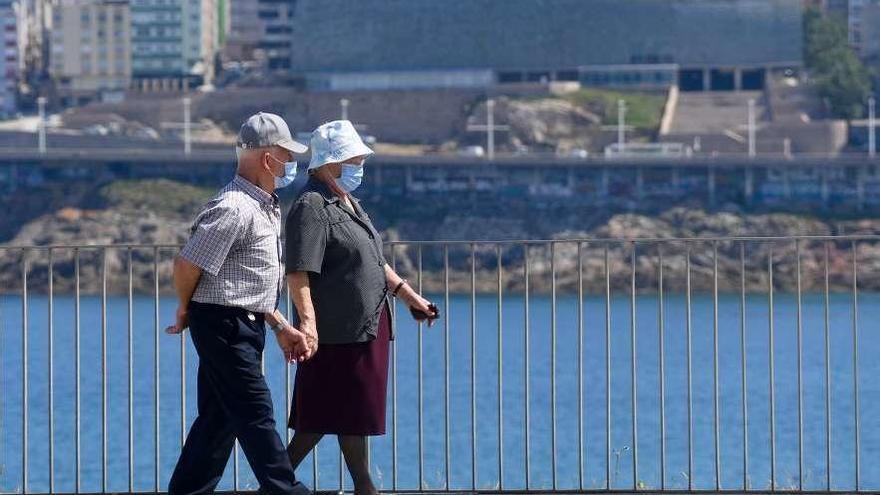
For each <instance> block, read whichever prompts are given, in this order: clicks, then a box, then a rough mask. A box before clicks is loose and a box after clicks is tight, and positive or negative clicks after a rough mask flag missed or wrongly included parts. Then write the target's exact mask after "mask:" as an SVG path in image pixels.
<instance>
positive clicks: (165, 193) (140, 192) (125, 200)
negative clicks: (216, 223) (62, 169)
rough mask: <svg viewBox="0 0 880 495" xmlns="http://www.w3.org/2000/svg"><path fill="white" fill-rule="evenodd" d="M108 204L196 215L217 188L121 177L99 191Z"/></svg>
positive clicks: (125, 208) (118, 206)
mask: <svg viewBox="0 0 880 495" xmlns="http://www.w3.org/2000/svg"><path fill="white" fill-rule="evenodd" d="M99 194H100V196H101V199H102V200H103V201H104V202H105V203H106V205H107V206H109V207H112V208H119V209H124V210H142V211H150V212H152V213H155V214H157V215H160V216H171V215H185V216H189V215H192V214H193V213H194V212H195V211H197V210H198V208H199V207H200V206H202V205H203V204H204V203H205V202H206V201H207V200H209V199H210V198H211V197H213V196H214V194H216V191H214V190H212V189H208V188H204V187H196V186H191V185H189V184H184V183H181V182H176V181H172V180H168V179H148V180H121V181H115V182H111V183H109V184H107V185H105V186H103V187H102V188H101V190H100V192H99Z"/></svg>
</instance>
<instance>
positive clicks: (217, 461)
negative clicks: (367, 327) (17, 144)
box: [166, 113, 311, 495]
mask: <svg viewBox="0 0 880 495" xmlns="http://www.w3.org/2000/svg"><path fill="white" fill-rule="evenodd" d="M307 149H308V148H307V147H306V146H304V145H302V144H300V143H297V142H296V141H294V140H293V138H292V137H291V135H290V130H289V129H288V127H287V124H286V123H285V122H284V120H282V119H281V117H279V116H277V115H273V114H270V113H259V114H256V115H254V116H252V117H250V118H249V119H248V120H247V121H246V122H245V123H244V125H242V126H241V131H240V132H239V136H238V143H237V146H236V154H237V156H238V170H237V173H236V176H235V178H233V179H232V181H231V182H230V183H229V184H227V185H226V187H224V188H223V189H222V190H221V191H220V193H219V194H218V195H217V196H216V197H215V198H214V199H212V200H211V201H209V202H208V203H207V204H206V205H205V207H204V209H203V210H202V211H201V212H200V213H199V215H198V217H197V218H196V220H195V222H194V224H193V227H192V235H191V237H190V239H189V241H188V242H187V243H186V246H184V248H183V250H181V252H180V255H179V256H178V257H177V258H176V259H175V262H174V286H175V288H176V290H177V295H178V298H179V306H178V309H177V319H176V322H175V323H174V325H172V326H170V327H168V329H167V330H166V331H167V332H168V333H172V334H175V333H180V332H182V331H183V330H184V329H185V328H187V327H190V329H191V330H190V333H191V336H192V340H193V344H195V347H196V350H197V351H198V354H199V375H198V408H199V414H198V417H197V418H196V420H195V421H194V422H193V425H192V428H191V429H190V431H189V435H188V436H187V438H186V443H185V444H184V446H183V451H182V452H181V454H180V459H179V460H178V461H177V467H176V468H175V469H174V474H173V475H172V476H171V482H170V483H169V485H168V492H169V493H170V494H171V495H177V494H201V493H213V491H214V488H215V487H216V486H217V483H218V482H219V481H220V478H221V476H222V475H223V469H224V468H225V467H226V463H227V461H228V460H229V454H230V452H231V451H232V446H233V443H234V441H235V439H236V438H238V440H239V443H240V444H241V447H242V450H244V453H245V455H246V456H247V458H248V462H249V463H250V465H251V468H252V469H253V472H254V474H255V475H256V477H257V480H258V481H259V482H260V487H261V492H262V493H270V494H285V495H301V494H308V493H311V492H310V490H309V489H308V488H306V487H305V486H304V485H303V484H302V483H299V482H298V481H296V477H295V475H294V472H293V468H292V467H291V465H290V461H289V460H288V457H287V454H286V453H285V449H284V445H283V444H282V443H281V438H280V437H279V436H278V433H277V431H276V429H275V420H274V419H273V412H272V399H271V396H270V393H269V388H268V387H267V386H266V381H265V379H264V377H263V373H262V369H261V366H260V364H261V361H262V354H263V347H264V344H265V335H266V334H265V328H264V323H268V324H269V326H270V327H271V328H272V331H273V332H274V333H275V338H276V340H277V341H278V345H279V347H281V349H282V351H283V352H284V355H285V357H286V359H287V360H288V361H303V360H305V359H308V358H309V357H310V355H311V350H310V347H309V346H308V344H307V343H306V340H305V338H304V336H303V334H301V333H300V332H299V331H297V330H296V329H294V328H293V327H292V326H291V325H290V324H289V323H288V322H287V321H286V320H285V319H284V316H283V315H282V314H281V313H280V312H279V311H278V309H277V306H278V299H279V295H280V294H281V287H282V285H281V284H282V280H283V271H284V268H283V266H282V265H281V240H280V235H281V212H280V209H279V206H278V197H277V196H276V195H275V189H276V188H278V187H284V186H286V185H288V184H290V183H291V182H292V181H293V178H294V177H295V175H296V162H294V161H293V156H294V153H303V152H305V151H306V150H307Z"/></svg>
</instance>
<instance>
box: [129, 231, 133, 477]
mask: <svg viewBox="0 0 880 495" xmlns="http://www.w3.org/2000/svg"><path fill="white" fill-rule="evenodd" d="M127 254H128V265H127V266H128V492H129V493H133V492H134V342H133V340H134V269H133V261H134V260H133V257H132V251H131V248H130V247H129V248H128V253H127Z"/></svg>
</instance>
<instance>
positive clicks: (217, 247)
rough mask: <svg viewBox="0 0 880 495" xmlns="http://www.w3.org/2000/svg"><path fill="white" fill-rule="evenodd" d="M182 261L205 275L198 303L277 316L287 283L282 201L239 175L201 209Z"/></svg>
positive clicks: (201, 282)
mask: <svg viewBox="0 0 880 495" xmlns="http://www.w3.org/2000/svg"><path fill="white" fill-rule="evenodd" d="M180 256H181V257H183V258H185V259H187V260H189V261H190V262H192V263H194V264H196V265H198V266H199V267H200V268H201V269H202V276H201V278H200V279H199V283H198V285H197V286H196V290H195V292H194V293H193V297H192V300H193V301H197V302H202V303H210V304H220V305H223V306H233V307H239V308H244V309H247V310H249V311H253V312H255V313H266V312H269V311H272V310H274V309H275V307H276V306H277V304H278V295H279V294H280V290H281V287H283V286H282V284H283V283H284V276H283V273H282V270H283V268H282V266H281V209H280V207H279V205H278V197H277V196H275V195H274V194H270V193H268V192H266V191H264V190H262V189H260V188H259V187H258V186H256V185H254V184H252V183H251V182H249V181H248V180H247V179H245V178H244V177H241V176H240V175H236V176H235V178H234V179H232V181H231V182H230V183H229V184H227V185H226V187H224V188H223V189H221V190H220V192H219V193H218V194H217V196H215V197H214V198H213V199H211V200H210V201H208V203H207V204H206V205H205V206H204V207H203V208H202V211H201V212H200V213H199V214H198V216H197V217H196V219H195V222H193V226H192V229H191V236H190V239H189V241H188V242H187V243H186V245H185V246H184V247H183V249H182V250H181V251H180Z"/></svg>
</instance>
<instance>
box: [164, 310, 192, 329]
mask: <svg viewBox="0 0 880 495" xmlns="http://www.w3.org/2000/svg"><path fill="white" fill-rule="evenodd" d="M188 326H189V319H188V318H187V317H186V308H185V307H183V306H178V307H177V313H176V317H175V321H174V324H173V325H170V326H169V327H168V328H166V329H165V333H167V334H169V335H177V334H179V333H181V332H183V331H184V330H186V328H187V327H188Z"/></svg>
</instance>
